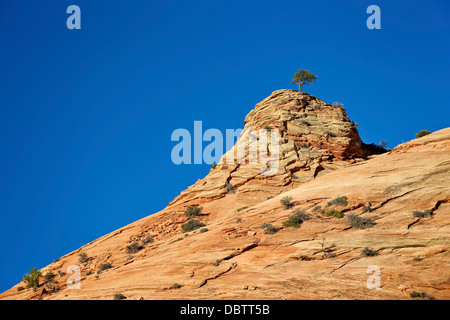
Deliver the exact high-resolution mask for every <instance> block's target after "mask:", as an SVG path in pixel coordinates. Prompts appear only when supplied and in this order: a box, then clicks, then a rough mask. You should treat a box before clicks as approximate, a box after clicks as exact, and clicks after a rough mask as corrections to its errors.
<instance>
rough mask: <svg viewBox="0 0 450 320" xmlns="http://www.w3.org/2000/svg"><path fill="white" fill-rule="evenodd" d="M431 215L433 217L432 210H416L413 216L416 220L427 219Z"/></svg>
mask: <svg viewBox="0 0 450 320" xmlns="http://www.w3.org/2000/svg"><path fill="white" fill-rule="evenodd" d="M431 215H432V212H431V210H423V211H419V210H415V211H413V216H414V217H416V218H427V217H431Z"/></svg>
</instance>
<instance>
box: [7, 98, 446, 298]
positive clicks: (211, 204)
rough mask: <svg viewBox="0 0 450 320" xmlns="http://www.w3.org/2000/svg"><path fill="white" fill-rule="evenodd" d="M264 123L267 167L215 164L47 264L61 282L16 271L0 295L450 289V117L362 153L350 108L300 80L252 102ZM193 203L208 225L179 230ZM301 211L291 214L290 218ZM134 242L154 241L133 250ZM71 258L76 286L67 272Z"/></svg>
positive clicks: (251, 123)
mask: <svg viewBox="0 0 450 320" xmlns="http://www.w3.org/2000/svg"><path fill="white" fill-rule="evenodd" d="M266 126H270V127H271V128H272V129H275V128H276V129H278V130H279V132H280V139H281V141H282V142H283V143H282V144H280V166H279V170H278V171H277V173H276V174H274V175H273V176H263V175H261V168H262V165H260V164H247V163H246V164H234V165H229V164H225V163H222V164H219V165H217V167H216V168H214V169H211V172H210V173H209V174H208V176H207V177H205V178H204V179H202V180H199V181H198V182H197V183H195V184H194V185H193V186H191V187H190V188H188V189H187V190H186V191H184V192H183V193H182V194H181V195H180V196H179V197H177V198H176V199H175V200H174V201H172V202H171V203H170V205H169V206H168V207H167V208H165V209H164V210H162V211H161V212H158V213H155V214H153V215H151V216H148V217H145V218H143V219H141V220H139V221H136V222H134V223H132V224H130V225H128V226H125V227H123V228H121V229H119V230H117V231H115V232H112V233H110V234H108V235H105V236H103V237H101V238H99V239H97V240H95V241H93V242H91V243H88V244H86V245H85V246H83V247H82V248H80V249H78V250H76V251H74V252H71V253H69V254H67V255H65V256H63V257H61V258H60V259H58V260H57V261H55V262H54V263H52V264H50V265H48V266H47V267H45V268H43V269H42V270H41V271H42V273H43V274H44V273H46V272H49V271H51V272H53V273H55V274H56V276H55V277H54V280H57V281H58V282H59V284H58V286H59V288H58V290H54V289H52V288H49V287H48V286H47V285H42V286H40V287H39V288H37V290H36V291H33V290H32V289H25V290H22V291H18V290H17V288H18V287H19V286H25V285H24V283H19V284H17V285H16V286H14V287H13V288H11V289H10V290H8V291H6V292H4V293H1V294H0V299H37V298H38V297H39V296H41V297H42V298H43V299H113V296H114V294H116V293H122V294H123V295H125V296H126V297H127V298H128V299H141V298H144V299H411V296H410V294H411V293H413V292H414V291H415V292H426V294H427V297H429V298H431V297H434V298H436V299H449V298H450V281H449V280H450V279H449V275H450V259H449V247H450V239H449V232H450V225H449V224H450V223H449V218H448V217H449V214H450V184H449V183H448V181H449V179H450V128H447V129H443V130H440V131H437V132H434V133H432V134H430V135H427V136H425V137H422V138H419V139H415V140H412V141H410V142H407V143H404V144H401V145H399V146H397V147H396V148H394V149H393V150H392V151H391V152H388V153H385V154H382V155H376V156H373V157H369V159H364V151H363V150H362V149H361V141H360V139H359V136H358V132H357V130H356V128H355V127H354V126H353V125H352V124H351V122H350V121H349V119H348V117H347V116H346V114H345V112H344V110H342V109H335V108H333V107H332V106H330V105H328V104H326V103H324V102H322V101H320V100H319V99H317V98H315V97H313V96H310V95H308V94H306V93H298V92H295V91H292V90H279V91H275V92H274V93H272V95H271V96H269V97H268V98H267V99H265V100H263V101H262V102H260V103H259V104H257V105H256V107H255V109H254V110H252V111H251V112H250V113H249V114H248V115H247V117H246V119H245V127H244V131H246V130H250V129H254V130H256V129H261V128H264V127H266ZM269 148H270V147H269ZM230 152H233V151H230ZM247 156H248V154H247ZM227 182H228V184H227ZM230 184H231V185H232V186H233V188H234V189H232V191H231V192H229V191H230V190H228V189H227V186H230ZM286 196H287V197H291V198H292V201H291V202H292V203H291V205H290V206H287V207H286V206H284V205H283V204H281V203H280V200H281V199H282V198H284V197H286ZM338 197H341V198H340V201H334V202H333V201H332V200H333V199H336V198H338ZM343 197H345V198H343ZM187 205H200V206H202V208H203V210H202V213H201V215H199V216H198V217H195V218H196V219H198V220H199V221H201V222H202V223H204V224H205V225H206V227H205V228H203V229H196V230H194V231H190V232H186V233H183V232H182V231H181V225H182V224H183V223H185V222H186V221H188V220H189V219H190V218H189V217H186V216H185V211H186V206H187ZM294 214H297V215H298V216H301V217H302V219H303V220H301V222H299V223H298V225H297V227H295V226H294V227H292V226H290V227H289V226H286V225H285V224H283V222H284V221H286V220H287V219H288V218H289V217H291V216H292V215H294ZM341 216H344V217H341ZM305 217H306V218H305ZM307 218H308V219H307ZM350 218H351V219H350ZM264 223H265V226H268V225H269V224H270V225H272V228H262V225H263V224H264ZM147 236H151V237H152V238H153V242H151V241H144V240H145V239H146V237H147ZM133 242H138V243H143V242H147V243H146V244H143V245H142V247H141V248H138V249H139V250H138V251H137V252H135V253H131V254H130V253H128V252H127V250H126V246H128V245H130V244H131V243H133ZM366 248H367V249H366ZM81 252H85V253H86V254H87V256H88V259H87V260H86V261H85V262H83V263H80V262H79V253H81ZM105 263H110V264H111V266H112V267H111V268H109V269H107V270H104V271H102V272H101V273H97V271H98V270H99V268H100V266H101V265H102V264H105ZM70 265H77V266H79V267H80V269H81V289H69V288H68V287H67V284H66V281H67V279H68V277H69V274H67V273H66V274H64V273H60V272H59V271H62V272H66V271H67V268H68V267H69V266H70ZM377 274H379V278H378V279H379V280H380V281H379V288H375V289H369V288H368V282H369V284H370V283H372V282H373V284H374V285H375V286H377V282H376V281H375V280H374V281H372V280H373V279H375V278H373V277H372V278H371V276H374V275H375V276H376V275H377ZM371 279H372V280H371ZM41 283H43V279H42V278H41ZM174 284H178V286H174ZM369 287H370V285H369ZM45 288H46V289H45ZM44 289H45V292H44V291H43V290H44Z"/></svg>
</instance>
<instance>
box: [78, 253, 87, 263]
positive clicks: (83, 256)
mask: <svg viewBox="0 0 450 320" xmlns="http://www.w3.org/2000/svg"><path fill="white" fill-rule="evenodd" d="M78 257H80V258H79V259H78V261H79V262H80V263H85V262H88V260H89V257H88V255H87V253H86V252H80V253H79V254H78Z"/></svg>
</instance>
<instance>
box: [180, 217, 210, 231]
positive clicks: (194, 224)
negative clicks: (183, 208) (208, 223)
mask: <svg viewBox="0 0 450 320" xmlns="http://www.w3.org/2000/svg"><path fill="white" fill-rule="evenodd" d="M204 226H205V224H203V223H201V222H200V221H198V220H197V219H190V220H189V221H188V222H186V223H183V224H182V225H181V229H182V230H183V232H189V231H193V230H196V229H198V228H201V227H204Z"/></svg>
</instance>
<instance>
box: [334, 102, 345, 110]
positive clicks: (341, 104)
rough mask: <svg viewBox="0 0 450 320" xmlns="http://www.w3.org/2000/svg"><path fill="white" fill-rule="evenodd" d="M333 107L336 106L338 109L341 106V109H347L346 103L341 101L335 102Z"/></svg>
mask: <svg viewBox="0 0 450 320" xmlns="http://www.w3.org/2000/svg"><path fill="white" fill-rule="evenodd" d="M332 107H333V108H336V109H338V108H339V109H342V110H345V108H344V104H343V103H340V102H333V104H332Z"/></svg>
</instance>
